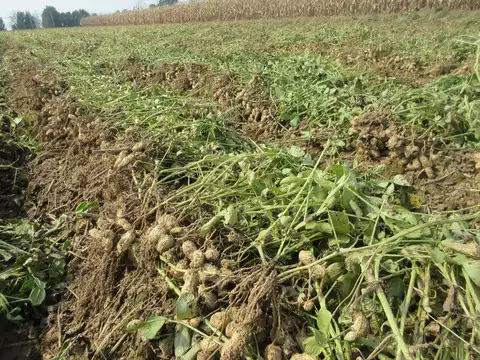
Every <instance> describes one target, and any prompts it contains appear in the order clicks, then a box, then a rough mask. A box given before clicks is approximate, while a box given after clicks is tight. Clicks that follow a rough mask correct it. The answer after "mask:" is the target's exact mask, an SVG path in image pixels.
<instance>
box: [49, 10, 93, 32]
mask: <svg viewBox="0 0 480 360" xmlns="http://www.w3.org/2000/svg"><path fill="white" fill-rule="evenodd" d="M87 16H90V14H89V13H88V12H87V11H86V10H83V9H81V10H75V11H73V12H70V11H68V12H58V11H57V9H55V7H53V6H47V7H45V9H44V10H43V12H42V27H44V28H54V27H71V26H80V21H81V20H82V19H83V18H85V17H87Z"/></svg>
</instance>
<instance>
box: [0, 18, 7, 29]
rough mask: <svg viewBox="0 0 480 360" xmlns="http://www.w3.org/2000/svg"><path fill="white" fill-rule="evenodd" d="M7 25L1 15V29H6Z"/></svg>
mask: <svg viewBox="0 0 480 360" xmlns="http://www.w3.org/2000/svg"><path fill="white" fill-rule="evenodd" d="M6 30H7V26H6V25H5V23H4V21H3V19H2V18H1V17H0V31H6Z"/></svg>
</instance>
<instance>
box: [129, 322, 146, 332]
mask: <svg viewBox="0 0 480 360" xmlns="http://www.w3.org/2000/svg"><path fill="white" fill-rule="evenodd" d="M144 323H145V322H144V321H142V320H139V319H135V320H132V321H130V322H129V323H128V324H127V326H126V327H125V330H127V332H129V333H130V334H133V333H134V332H135V331H137V330H138V329H140V328H141V327H142V325H143V324H144Z"/></svg>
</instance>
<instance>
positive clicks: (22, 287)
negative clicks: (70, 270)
mask: <svg viewBox="0 0 480 360" xmlns="http://www.w3.org/2000/svg"><path fill="white" fill-rule="evenodd" d="M62 227H63V220H62V219H60V220H59V221H58V222H57V224H56V226H55V228H54V229H52V230H50V231H48V230H47V229H41V228H40V229H39V228H37V227H36V226H35V225H34V224H31V223H29V222H28V221H27V220H8V221H2V222H1V223H0V313H3V314H6V315H7V316H8V317H9V318H15V319H17V320H19V319H21V317H22V316H23V314H24V313H25V312H26V311H28V308H29V307H30V306H40V305H42V304H43V303H44V302H45V300H46V299H47V297H54V296H55V295H57V294H58V293H59V292H60V291H61V290H62V289H63V276H64V273H65V270H66V261H65V254H66V253H65V249H62V248H61V244H58V243H57V241H55V240H56V239H55V237H54V235H55V233H57V232H58V231H59V230H60V229H61V228H62Z"/></svg>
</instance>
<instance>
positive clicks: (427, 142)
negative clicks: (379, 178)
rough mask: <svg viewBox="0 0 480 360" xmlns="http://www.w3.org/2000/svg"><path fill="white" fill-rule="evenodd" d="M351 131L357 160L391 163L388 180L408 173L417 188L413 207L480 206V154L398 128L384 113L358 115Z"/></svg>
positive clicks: (368, 162)
mask: <svg viewBox="0 0 480 360" xmlns="http://www.w3.org/2000/svg"><path fill="white" fill-rule="evenodd" d="M350 131H351V133H352V134H354V135H355V136H356V140H355V142H354V146H355V151H354V154H353V155H354V159H356V160H357V161H359V162H364V163H365V164H370V166H373V165H376V164H377V165H378V164H379V163H383V164H386V165H388V171H387V172H386V173H385V174H384V175H383V176H384V177H385V178H387V179H388V178H392V177H393V176H394V175H396V174H403V175H404V177H405V179H406V180H407V182H409V183H410V184H411V185H412V186H414V189H415V195H414V198H413V204H412V205H414V206H415V207H417V208H418V209H422V210H423V211H426V212H433V211H446V210H460V209H465V208H468V207H472V206H476V205H478V204H480V172H479V169H480V167H479V166H478V165H477V164H478V160H477V157H478V155H476V154H478V152H474V151H470V152H466V153H465V152H462V151H455V150H445V144H443V143H442V142H441V141H437V140H435V139H432V138H425V137H422V135H418V134H415V133H413V132H412V131H411V130H410V129H401V128H398V127H397V126H396V125H395V124H394V123H393V121H392V120H391V119H390V118H389V115H388V113H385V112H383V111H374V112H371V113H367V114H365V115H363V116H359V117H356V118H353V119H352V120H351V128H350ZM368 166H369V165H367V167H368Z"/></svg>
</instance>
